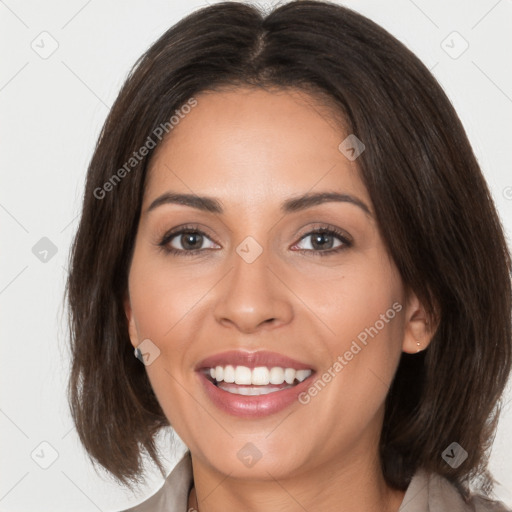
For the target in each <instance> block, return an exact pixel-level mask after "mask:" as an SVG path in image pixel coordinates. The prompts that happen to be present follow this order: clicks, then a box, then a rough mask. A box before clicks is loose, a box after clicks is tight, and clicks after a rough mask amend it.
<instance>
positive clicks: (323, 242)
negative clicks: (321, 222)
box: [296, 230, 350, 252]
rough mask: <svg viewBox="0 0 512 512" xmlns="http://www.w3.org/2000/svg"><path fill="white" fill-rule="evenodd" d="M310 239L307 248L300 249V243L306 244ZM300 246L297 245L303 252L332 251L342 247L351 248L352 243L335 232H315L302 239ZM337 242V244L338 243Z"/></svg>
mask: <svg viewBox="0 0 512 512" xmlns="http://www.w3.org/2000/svg"><path fill="white" fill-rule="evenodd" d="M308 239H310V241H309V242H306V243H305V244H304V245H305V247H299V244H300V242H305V241H307V240H308ZM300 242H299V244H296V246H297V247H299V249H301V250H305V251H324V252H327V251H330V250H335V249H338V248H340V247H341V246H349V245H350V242H349V240H347V238H345V237H344V236H342V235H340V234H338V233H336V232H334V231H326V230H324V231H314V232H311V233H308V234H307V235H305V236H304V237H302V238H301V239H300ZM336 242H337V243H336Z"/></svg>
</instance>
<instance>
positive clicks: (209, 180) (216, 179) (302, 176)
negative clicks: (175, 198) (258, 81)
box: [144, 88, 368, 204]
mask: <svg viewBox="0 0 512 512" xmlns="http://www.w3.org/2000/svg"><path fill="white" fill-rule="evenodd" d="M195 99H196V101H197V105H196V106H195V107H194V108H193V109H191V110H190V112H189V113H188V114H186V115H184V116H183V117H182V118H181V119H180V121H179V123H178V124H177V125H175V126H174V128H173V129H172V131H171V132H170V133H169V135H168V136H167V138H166V139H164V140H163V142H162V143H161V145H160V146H159V147H158V148H157V150H156V153H155V154H154V156H153V159H152V161H151V164H150V167H149V169H148V177H147V181H146V188H145V199H144V202H145V203H146V204H147V203H148V202H149V201H151V200H152V198H154V197H155V196H156V195H157V194H159V193H161V192H164V191H166V190H167V189H172V190H176V191H180V192H187V193H197V194H200V193H208V194H211V195H217V196H218V197H223V198H226V200H229V198H231V199H232V200H233V201H235V202H236V201H239V202H245V203H246V204H247V203H250V202H251V201H258V200H260V201H261V200H262V199H263V198H264V197H265V198H268V197H269V195H270V194H269V193H271V195H273V196H275V197H276V199H278V198H282V197H285V196H289V195H293V194H295V193H297V194H298V193H305V192H308V191H310V190H311V191H314V189H315V188H322V189H326V188H328V189H333V190H343V191H345V192H353V193H357V194H358V195H359V196H360V197H363V198H366V199H367V200H368V195H367V193H366V189H365V187H364V185H363V183H362V181H361V179H360V177H359V172H358V168H357V165H356V162H355V161H350V160H349V159H347V157H346V156H345V155H344V154H343V153H342V152H341V151H340V150H339V145H340V143H341V142H342V141H343V140H344V139H345V138H346V136H347V135H348V131H347V129H346V127H345V123H344V121H343V117H342V116H341V113H340V111H339V110H338V111H334V110H333V104H332V103H331V104H328V103H327V102H326V101H325V98H323V97H318V96H312V95H310V94H308V93H306V92H304V91H300V90H296V89H275V90H264V89H260V88H238V89H231V90H220V91H215V92H204V93H201V94H198V95H197V96H195Z"/></svg>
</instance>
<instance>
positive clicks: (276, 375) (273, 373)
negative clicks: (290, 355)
mask: <svg viewBox="0 0 512 512" xmlns="http://www.w3.org/2000/svg"><path fill="white" fill-rule="evenodd" d="M283 382H284V370H283V369H282V368H279V366H274V368H272V369H271V370H270V384H282V383H283Z"/></svg>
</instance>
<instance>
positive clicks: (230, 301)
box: [214, 251, 293, 333]
mask: <svg viewBox="0 0 512 512" xmlns="http://www.w3.org/2000/svg"><path fill="white" fill-rule="evenodd" d="M232 264H233V268H232V269H231V271H230V272H229V273H228V275H227V276H226V277H225V279H223V282H222V284H221V283H219V284H220V286H221V287H220V289H219V290H218V291H219V294H220V295H219V297H218V300H217V302H216V305H215V308H214V314H215V318H216V320H217V322H219V323H221V324H223V325H224V326H234V327H236V328H237V329H238V330H239V331H241V332H244V333H251V332H255V331H257V330H259V329H261V328H265V326H267V327H269V328H270V327H271V328H276V327H279V326H282V325H285V324H287V323H289V322H290V321H291V320H292V318H293V305H292V302H291V297H290V295H292V293H291V291H290V289H289V288H288V287H287V286H286V285H285V284H284V283H283V282H282V281H281V279H280V278H278V277H277V276H278V275H279V273H278V272H277V271H276V269H274V268H272V266H271V262H270V258H269V257H268V256H267V253H266V251H263V253H262V254H261V255H260V256H259V257H258V258H257V259H256V260H255V261H253V262H252V263H248V262H247V261H245V260H244V259H243V258H242V257H240V256H239V255H238V254H237V253H236V252H235V253H234V254H233V257H232Z"/></svg>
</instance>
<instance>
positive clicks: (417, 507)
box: [400, 469, 512, 512]
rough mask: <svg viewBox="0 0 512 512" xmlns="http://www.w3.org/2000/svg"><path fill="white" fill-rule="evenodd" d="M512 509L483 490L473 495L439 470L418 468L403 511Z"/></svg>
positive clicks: (509, 511) (503, 511) (487, 511)
mask: <svg viewBox="0 0 512 512" xmlns="http://www.w3.org/2000/svg"><path fill="white" fill-rule="evenodd" d="M433 510H435V511H436V512H512V509H510V508H507V507H506V506H505V504H504V503H502V502H500V501H493V500H491V499H489V498H487V497H486V496H482V495H480V494H472V495H471V496H470V497H469V498H467V499H466V498H464V496H463V495H462V494H461V493H460V492H459V490H458V488H457V487H456V486H455V485H454V484H452V483H451V482H450V481H449V480H447V479H446V478H444V477H442V476H441V475H438V474H436V473H429V472H427V471H425V470H423V469H418V471H417V472H416V473H415V475H414V477H413V478H412V480H411V482H410V484H409V487H408V488H407V491H406V493H405V496H404V499H403V502H402V505H401V507H400V512H428V511H433Z"/></svg>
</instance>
